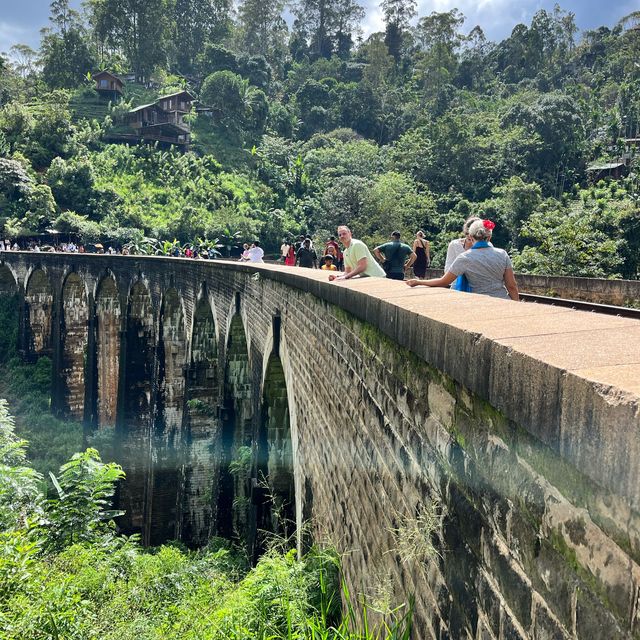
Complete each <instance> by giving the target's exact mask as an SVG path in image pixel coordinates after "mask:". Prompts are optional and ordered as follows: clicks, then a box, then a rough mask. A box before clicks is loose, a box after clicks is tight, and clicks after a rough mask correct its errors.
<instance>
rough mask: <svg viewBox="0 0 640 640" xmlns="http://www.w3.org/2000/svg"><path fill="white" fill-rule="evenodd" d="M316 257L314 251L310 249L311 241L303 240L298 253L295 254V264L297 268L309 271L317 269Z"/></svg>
mask: <svg viewBox="0 0 640 640" xmlns="http://www.w3.org/2000/svg"><path fill="white" fill-rule="evenodd" d="M317 261H318V256H317V254H316V252H315V250H314V249H312V248H311V240H309V238H305V240H304V242H303V243H302V246H301V247H300V249H298V253H297V254H296V264H297V265H298V266H299V267H307V268H309V269H317V268H318V265H317Z"/></svg>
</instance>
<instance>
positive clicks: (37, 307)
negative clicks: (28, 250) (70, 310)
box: [24, 269, 53, 360]
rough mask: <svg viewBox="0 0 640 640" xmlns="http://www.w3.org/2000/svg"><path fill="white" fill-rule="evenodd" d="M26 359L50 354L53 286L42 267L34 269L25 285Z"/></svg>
mask: <svg viewBox="0 0 640 640" xmlns="http://www.w3.org/2000/svg"><path fill="white" fill-rule="evenodd" d="M24 298H25V305H24V306H25V318H24V326H25V330H26V340H25V351H26V354H25V355H26V359H27V360H34V359H36V358H39V357H40V356H43V355H47V356H51V355H52V332H51V318H52V315H53V288H52V286H51V281H50V280H49V276H48V275H47V274H46V273H45V272H44V271H43V270H42V269H34V270H33V271H32V272H31V273H30V274H29V278H28V280H27V284H26V287H25V296H24Z"/></svg>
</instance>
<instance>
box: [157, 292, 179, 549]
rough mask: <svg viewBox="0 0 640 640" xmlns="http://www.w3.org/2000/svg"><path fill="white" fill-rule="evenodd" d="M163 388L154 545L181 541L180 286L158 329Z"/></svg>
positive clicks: (167, 296)
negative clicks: (179, 539)
mask: <svg viewBox="0 0 640 640" xmlns="http://www.w3.org/2000/svg"><path fill="white" fill-rule="evenodd" d="M158 337H159V340H158V346H157V362H158V384H157V387H158V390H157V396H156V410H155V419H154V427H153V442H152V450H153V452H154V457H153V461H152V466H151V476H152V477H151V486H152V490H151V500H150V506H149V509H150V513H149V527H150V537H149V540H150V544H151V545H158V544H161V543H162V542H166V541H167V540H173V539H178V538H180V529H181V513H182V510H181V508H180V502H181V490H180V487H181V485H182V470H181V455H180V453H181V446H182V441H183V421H184V400H185V375H184V374H185V366H186V357H187V336H186V328H185V314H184V309H183V305H182V300H181V298H180V295H179V294H178V291H177V290H176V289H175V288H170V289H168V290H167V291H166V292H165V293H164V295H163V298H162V305H161V308H160V323H159V329H158Z"/></svg>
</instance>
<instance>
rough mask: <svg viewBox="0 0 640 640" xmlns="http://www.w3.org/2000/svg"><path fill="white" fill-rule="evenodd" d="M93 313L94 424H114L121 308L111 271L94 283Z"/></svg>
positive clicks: (117, 391) (118, 374)
mask: <svg viewBox="0 0 640 640" xmlns="http://www.w3.org/2000/svg"><path fill="white" fill-rule="evenodd" d="M95 316H96V328H95V331H96V374H97V375H96V386H97V394H96V403H97V406H96V414H97V415H96V424H97V426H98V427H107V426H111V427H114V426H115V424H116V412H117V400H118V393H119V381H120V348H121V345H120V342H121V341H120V335H121V327H122V308H121V305H120V292H119V290H118V284H117V282H116V279H115V277H114V276H113V274H112V273H111V272H110V271H108V272H107V273H106V274H105V275H104V276H103V277H102V278H101V279H100V280H99V281H98V283H97V285H96V292H95Z"/></svg>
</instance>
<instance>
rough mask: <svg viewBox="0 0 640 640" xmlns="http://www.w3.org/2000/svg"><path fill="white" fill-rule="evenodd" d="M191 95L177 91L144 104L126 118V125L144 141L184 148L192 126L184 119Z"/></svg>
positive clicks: (189, 107)
mask: <svg viewBox="0 0 640 640" xmlns="http://www.w3.org/2000/svg"><path fill="white" fill-rule="evenodd" d="M193 100H194V96H193V95H192V94H191V93H189V92H188V91H178V92H176V93H172V94H170V95H167V96H162V97H160V98H158V99H157V100H156V101H155V102H153V103H151V104H143V105H141V106H139V107H136V108H135V109H132V110H131V111H129V113H127V114H126V115H125V122H127V124H129V126H130V127H131V128H132V129H133V130H134V131H135V137H137V138H138V139H140V140H143V141H145V142H160V143H166V144H174V145H179V146H181V147H187V146H188V145H189V142H190V141H191V127H190V126H189V124H188V123H187V122H185V120H184V117H185V116H186V115H187V114H188V113H190V112H191V108H192V102H193Z"/></svg>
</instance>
